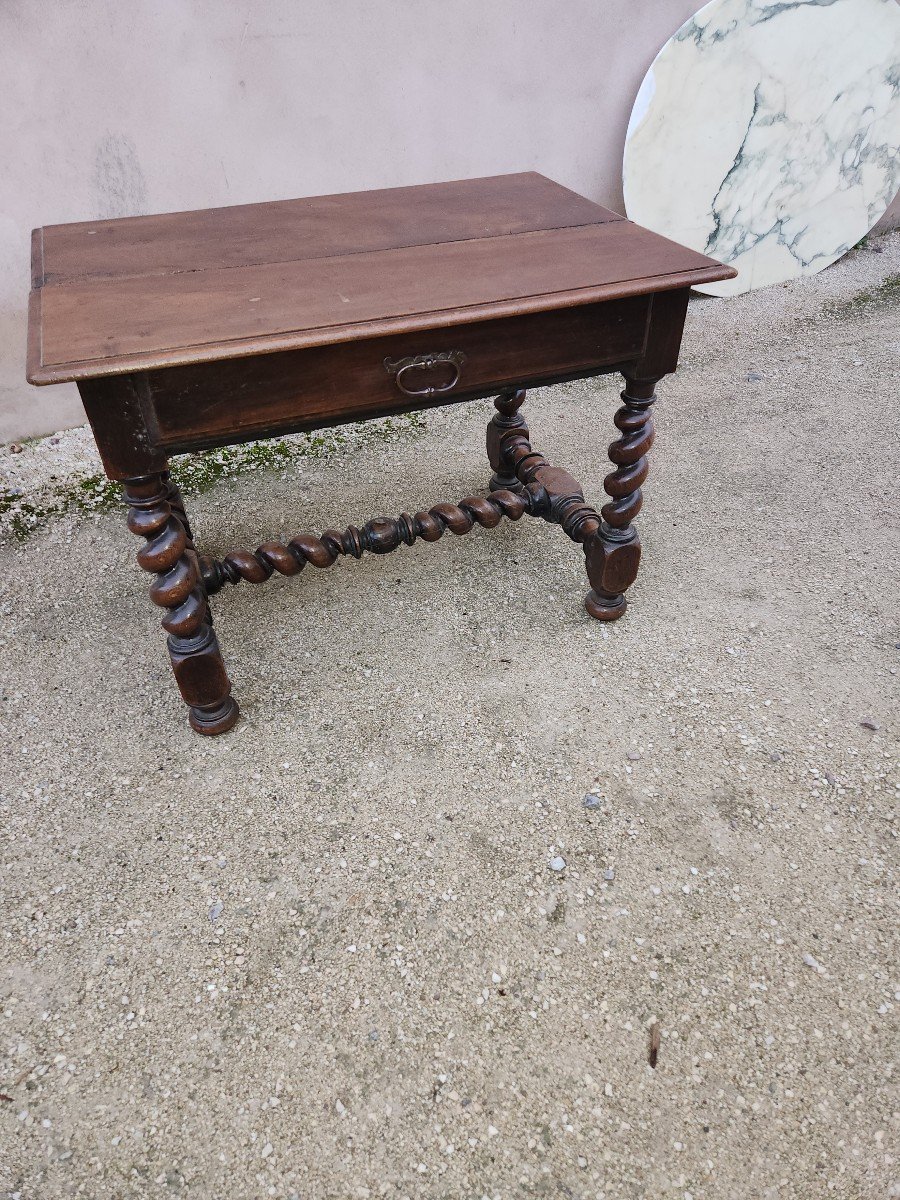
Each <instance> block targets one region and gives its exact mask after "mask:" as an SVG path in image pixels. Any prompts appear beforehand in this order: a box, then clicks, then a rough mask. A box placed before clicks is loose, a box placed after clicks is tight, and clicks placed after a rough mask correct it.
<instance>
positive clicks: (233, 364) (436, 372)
mask: <svg viewBox="0 0 900 1200" xmlns="http://www.w3.org/2000/svg"><path fill="white" fill-rule="evenodd" d="M650 310H651V298H650V297H648V296H633V297H628V298H626V299H623V300H619V301H616V302H614V303H609V302H607V303H604V304H590V305H581V306H578V307H575V308H567V309H559V310H555V311H551V312H546V313H532V314H527V315H524V316H517V317H507V318H498V319H495V320H491V321H480V322H473V323H471V324H466V325H457V326H452V327H449V328H442V329H436V330H421V331H416V332H411V333H406V334H400V335H394V336H390V337H379V338H369V339H364V340H360V341H355V342H347V343H335V344H332V345H329V346H320V347H313V348H310V349H304V350H292V351H283V352H280V353H276V354H268V355H265V356H257V357H252V358H237V359H231V360H228V361H223V362H215V363H198V364H196V365H192V366H185V367H169V368H166V369H165V370H159V371H151V372H149V373H148V375H147V383H148V396H149V400H150V404H151V407H152V423H153V426H154V431H153V432H154V440H155V441H156V442H157V444H158V445H159V446H160V447H162V448H165V449H166V450H167V451H169V452H170V453H174V452H176V451H181V450H191V449H202V448H204V447H207V446H213V445H222V444H225V443H231V442H235V441H241V440H248V439H250V438H254V437H271V436H275V435H278V434H284V433H289V432H295V431H299V430H304V429H318V428H322V427H324V426H328V425H336V424H341V423H343V422H347V421H355V420H364V419H368V418H372V417H380V416H387V415H391V414H396V413H402V412H411V411H416V410H418V409H422V408H427V407H431V406H434V405H439V404H450V403H456V402H458V401H463V400H472V399H476V398H478V397H480V396H493V395H496V394H497V393H498V392H500V391H502V390H504V389H505V388H509V387H513V386H523V387H528V386H530V387H534V386H542V385H546V384H552V383H560V382H564V381H566V380H569V379H576V378H582V377H585V376H590V375H597V374H602V373H604V372H606V371H610V370H614V369H619V368H621V366H622V364H624V363H627V362H629V361H634V360H636V359H639V358H640V357H641V355H642V354H643V352H644V349H645V346H646V342H647V333H648V327H649V316H650ZM454 353H455V356H456V357H454V359H453V361H452V362H448V361H447V359H448V356H449V355H452V354H454ZM439 355H440V356H443V358H442V360H439V361H437V362H435V363H434V365H432V366H425V367H423V368H420V369H417V368H413V369H411V370H408V371H406V372H404V374H403V376H402V377H401V380H400V382H401V383H402V384H404V385H405V386H407V387H409V388H410V389H411V390H416V391H419V394H417V395H411V394H408V393H407V392H405V391H404V390H403V389H402V387H401V386H400V384H398V375H397V371H396V364H397V362H398V361H402V360H406V359H409V358H416V357H418V356H434V357H435V358H437V356H439ZM457 358H458V359H459V360H461V365H460V366H458V368H457V366H456V362H457ZM386 361H387V362H388V363H391V364H393V366H394V369H393V371H392V370H389V369H388V367H387V366H386ZM454 374H455V375H457V378H456V379H454ZM448 384H449V385H452V386H448ZM429 386H433V388H434V390H433V391H432V392H431V394H427V393H425V394H423V393H424V389H425V388H427V387H429Z"/></svg>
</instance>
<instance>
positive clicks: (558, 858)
mask: <svg viewBox="0 0 900 1200" xmlns="http://www.w3.org/2000/svg"><path fill="white" fill-rule="evenodd" d="M548 866H549V867H550V870H551V871H564V870H565V869H566V860H565V859H564V858H563V856H562V855H561V854H557V855H555V856H554V857H553V858H551V859H550V862H549V864H548Z"/></svg>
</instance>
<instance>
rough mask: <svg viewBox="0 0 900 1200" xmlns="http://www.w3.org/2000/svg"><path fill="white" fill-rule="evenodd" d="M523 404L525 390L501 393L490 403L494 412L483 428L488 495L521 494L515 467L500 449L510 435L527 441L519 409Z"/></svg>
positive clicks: (523, 420) (525, 428)
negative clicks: (498, 492) (492, 493)
mask: <svg viewBox="0 0 900 1200" xmlns="http://www.w3.org/2000/svg"><path fill="white" fill-rule="evenodd" d="M524 402H525V391H524V389H523V388H519V389H518V390H517V391H514V392H504V393H503V395H502V396H498V397H497V399H496V400H495V401H494V408H496V410H497V411H496V412H495V413H494V416H493V417H492V419H491V420H490V421H489V422H488V427H487V456H488V462H489V463H490V464H491V467H492V468H493V471H494V474H493V475H492V476H491V481H490V484H489V485H488V486H489V487H490V489H491V491H492V492H497V491H501V490H506V491H508V492H521V491H522V483H521V481H520V480H519V479H518V478H517V476H516V471H515V467H514V465H513V463H512V461H511V460H510V457H509V454H508V452H507V451H506V450H505V449H504V446H503V441H504V439H505V438H508V437H509V435H510V434H511V433H520V434H521V435H522V436H523V437H524V438H525V440H526V441H527V440H528V425H527V424H526V423H525V418H524V417H523V416H521V415H520V413H519V409H520V408H521V407H522V405H523V403H524Z"/></svg>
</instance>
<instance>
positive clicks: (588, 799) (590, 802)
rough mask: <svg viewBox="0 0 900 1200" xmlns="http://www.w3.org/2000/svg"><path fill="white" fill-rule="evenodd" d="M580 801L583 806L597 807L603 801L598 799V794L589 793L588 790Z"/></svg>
mask: <svg viewBox="0 0 900 1200" xmlns="http://www.w3.org/2000/svg"><path fill="white" fill-rule="evenodd" d="M581 803H582V804H583V805H584V807H585V808H599V807H600V806H601V804H602V803H603V801H602V800H601V799H600V797H599V796H593V795H591V793H590V792H588V794H587V795H586V796H585V798H584V799H583V800H582V802H581Z"/></svg>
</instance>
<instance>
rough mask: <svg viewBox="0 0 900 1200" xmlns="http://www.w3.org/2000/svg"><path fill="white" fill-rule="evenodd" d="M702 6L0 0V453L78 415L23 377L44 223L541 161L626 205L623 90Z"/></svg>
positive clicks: (73, 406)
mask: <svg viewBox="0 0 900 1200" xmlns="http://www.w3.org/2000/svg"><path fill="white" fill-rule="evenodd" d="M697 7H698V0H565V3H560V0H491V3H485V2H484V0H294V2H293V3H292V2H290V0H256V2H254V0H245V3H242V4H235V3H231V4H222V3H221V0H218V2H214V0H153V2H152V3H151V2H149V0H130V2H129V3H122V0H80V2H76V0H55V2H54V3H52V4H35V3H34V2H33V0H31V2H28V0H4V3H2V4H0V81H2V82H0V103H2V120H0V164H2V167H0V440H2V441H6V440H10V439H13V438H19V437H24V436H28V435H32V434H40V433H46V432H49V431H51V430H54V429H58V428H61V427H64V426H69V425H75V424H79V423H80V422H82V421H83V420H84V413H83V410H82V408H81V405H80V402H79V399H78V393H77V391H76V389H75V387H74V385H63V386H60V387H53V388H41V389H37V388H32V387H30V386H29V385H28V384H26V382H25V380H24V355H25V350H24V347H25V318H26V302H27V293H28V286H29V285H28V280H29V238H30V231H31V229H32V227H33V226H37V225H45V224H52V223H56V222H61V221H82V220H94V219H97V218H102V217H120V216H130V215H133V214H139V213H150V212H166V211H174V210H179V209H190V208H203V207H207V206H211V205H223V204H241V203H247V202H250V201H255V200H272V199H281V198H285V197H290V196H303V195H315V194H318V193H327V192H340V191H352V190H356V189H359V188H368V187H390V186H394V185H400V184H411V183H426V182H431V181H434V180H440V179H458V178H464V177H469V176H475V175H488V174H499V173H502V172H506V171H520V170H530V169H535V170H539V171H542V172H544V173H545V174H547V175H549V176H551V177H552V178H554V179H557V180H559V182H561V183H564V184H566V185H568V186H569V187H572V188H574V189H575V190H576V191H579V192H582V193H583V194H585V195H587V196H590V197H591V198H593V199H595V200H597V201H599V202H600V203H602V204H605V205H607V206H609V207H611V208H615V209H618V210H620V211H621V209H622V196H621V154H622V146H623V143H624V137H625V128H626V125H627V122H628V115H629V112H630V109H631V104H632V101H633V98H634V96H635V94H636V92H637V89H638V86H639V84H640V81H641V78H642V77H643V74H644V72H645V70H646V68H647V66H648V65H649V63H650V62H651V60H652V59H653V57H654V55H655V54H656V51H657V50H658V49H659V47H660V46H661V45H662V43H663V42H664V41H665V40H666V39H667V38H668V37H669V36H670V35H671V34H672V33H673V32H674V31H675V30H676V29H677V28H678V26H679V25H680V24H681V23H682V22H683V21H684V20H685V19H686V18H687V17H688V16H690V15H691V13H692V12H693V11H694V10H695V9H696V8H697ZM659 184H660V187H665V186H666V181H665V180H664V179H661V180H660V181H659ZM893 215H894V220H895V222H896V219H897V215H898V209H897V206H896V202H895V207H894V209H893Z"/></svg>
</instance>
